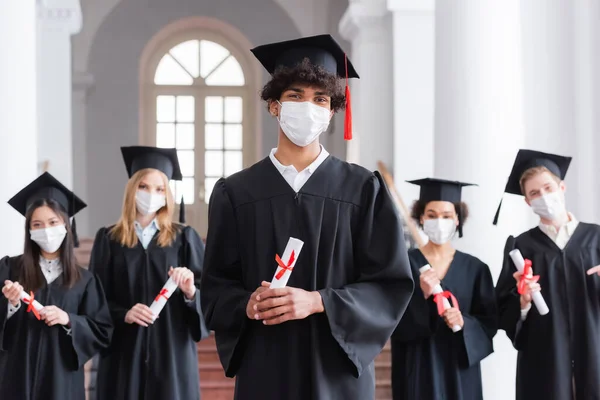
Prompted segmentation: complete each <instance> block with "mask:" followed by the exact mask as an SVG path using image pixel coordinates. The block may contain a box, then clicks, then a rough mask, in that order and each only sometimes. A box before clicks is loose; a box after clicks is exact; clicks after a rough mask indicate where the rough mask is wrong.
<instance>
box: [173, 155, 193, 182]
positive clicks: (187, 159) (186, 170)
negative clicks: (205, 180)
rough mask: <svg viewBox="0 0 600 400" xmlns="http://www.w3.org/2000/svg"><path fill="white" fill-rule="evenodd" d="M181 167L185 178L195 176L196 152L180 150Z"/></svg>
mask: <svg viewBox="0 0 600 400" xmlns="http://www.w3.org/2000/svg"><path fill="white" fill-rule="evenodd" d="M177 158H179V167H180V168H181V174H182V175H183V176H194V152H193V151H190V150H178V151H177Z"/></svg>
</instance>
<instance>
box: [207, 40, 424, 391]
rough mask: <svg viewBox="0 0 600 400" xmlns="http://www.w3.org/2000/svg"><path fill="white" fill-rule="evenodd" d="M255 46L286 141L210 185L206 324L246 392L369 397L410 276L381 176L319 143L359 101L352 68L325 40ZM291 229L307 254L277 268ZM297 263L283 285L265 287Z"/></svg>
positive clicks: (266, 96)
mask: <svg viewBox="0 0 600 400" xmlns="http://www.w3.org/2000/svg"><path fill="white" fill-rule="evenodd" d="M252 51H253V53H254V54H255V55H256V57H257V58H258V59H259V60H260V61H261V62H262V64H263V65H264V66H265V68H266V69H267V71H268V72H270V73H271V74H273V76H272V78H271V80H270V81H269V82H268V83H267V84H266V85H265V87H264V89H263V91H262V99H263V100H265V102H266V103H267V105H268V109H269V111H270V113H271V114H272V115H273V117H274V118H277V120H278V121H279V126H278V128H277V129H276V130H275V131H274V132H273V133H274V134H277V135H278V145H277V148H276V149H273V150H272V151H271V154H270V155H269V156H268V157H266V158H265V159H263V160H262V161H259V162H258V163H256V164H255V165H253V166H251V167H250V168H248V169H245V170H244V171H241V172H239V173H237V174H234V175H232V176H230V177H228V178H226V179H221V180H220V181H219V182H217V184H216V185H215V188H214V190H213V192H212V196H211V200H210V209H209V227H208V236H207V241H206V243H207V248H206V269H205V274H204V279H203V281H202V306H203V310H204V315H205V316H206V320H207V325H208V326H209V328H211V329H213V330H214V331H215V336H216V340H217V348H218V351H219V356H220V359H221V362H222V364H223V366H224V368H225V373H226V375H227V376H230V377H232V376H235V377H236V391H235V398H236V399H237V400H246V399H249V400H254V399H261V400H280V399H286V400H304V399H313V400H330V399H347V400H350V399H356V400H368V399H374V398H375V371H374V359H375V357H376V356H377V355H378V354H379V352H380V351H381V349H382V348H383V346H384V345H385V344H386V342H387V341H388V339H389V337H390V335H391V334H392V332H393V330H394V328H395V327H396V325H397V323H398V321H399V320H400V317H401V315H402V313H403V312H404V309H405V308H406V305H407V304H408V300H409V299H410V295H411V293H412V288H413V280H412V276H411V274H410V268H409V265H408V259H407V256H406V248H405V246H404V238H403V235H402V228H401V223H400V220H399V217H398V215H397V213H396V209H395V208H394V203H393V202H392V199H391V197H390V195H389V192H388V191H387V189H386V187H385V184H384V183H383V180H382V179H381V176H380V175H379V174H378V173H373V172H371V171H368V170H366V169H364V168H362V167H359V166H357V165H353V164H349V163H347V162H344V161H342V160H339V159H337V158H335V157H333V156H330V155H329V154H328V153H327V151H326V150H325V148H324V147H323V146H321V144H320V143H319V136H320V135H321V134H322V133H323V132H325V130H326V129H327V126H328V124H329V120H330V119H331V117H332V115H333V114H334V113H335V112H336V111H339V110H341V109H343V108H344V105H345V103H346V102H349V100H350V99H349V96H348V93H347V95H346V96H345V95H344V89H343V87H344V86H343V84H342V82H343V80H342V79H343V78H345V77H349V78H352V77H357V75H356V71H354V69H353V67H352V64H351V63H350V60H346V58H345V53H344V52H343V50H342V49H341V48H340V47H339V45H338V44H337V43H336V42H335V41H334V40H333V38H332V37H331V36H330V35H319V36H315V37H309V38H301V39H297V40H292V41H288V42H282V43H274V44H270V45H264V46H260V47H258V48H255V49H253V50H252ZM340 78H342V79H340ZM348 116H349V114H348V110H347V114H346V117H348ZM348 121H349V119H348ZM347 127H348V128H349V126H347ZM347 133H350V132H349V129H348V130H347ZM346 136H347V137H349V135H346ZM290 237H293V238H296V239H299V240H301V241H303V242H304V244H303V247H302V249H301V252H300V253H298V254H297V257H296V256H294V258H293V260H292V257H291V255H290V258H288V259H286V260H281V259H280V260H279V262H280V263H278V262H276V261H275V260H276V258H275V256H276V255H279V256H281V257H287V256H285V255H284V254H283V253H284V251H285V248H286V245H287V243H288V241H289V239H290ZM284 261H285V264H284ZM290 261H292V262H295V264H294V266H293V270H292V271H291V273H290V275H289V281H288V282H287V285H286V287H280V288H270V283H269V282H270V281H271V280H272V279H273V280H277V279H278V278H277V276H278V275H279V273H278V274H277V275H275V271H276V270H277V269H278V268H279V267H278V265H279V266H281V265H283V266H284V267H287V268H290ZM283 270H285V271H287V269H282V271H283ZM274 275H275V276H274Z"/></svg>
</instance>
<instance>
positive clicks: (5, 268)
mask: <svg viewBox="0 0 600 400" xmlns="http://www.w3.org/2000/svg"><path fill="white" fill-rule="evenodd" d="M9 260H10V258H9V257H4V258H3V259H1V260H0V286H1V287H4V281H5V280H7V279H8V278H9V277H10V264H9ZM7 322H8V299H7V298H6V297H4V295H3V294H2V293H1V292H0V351H4V350H6V349H7V344H8V343H7V340H6V338H5V337H4V331H5V330H6V324H7Z"/></svg>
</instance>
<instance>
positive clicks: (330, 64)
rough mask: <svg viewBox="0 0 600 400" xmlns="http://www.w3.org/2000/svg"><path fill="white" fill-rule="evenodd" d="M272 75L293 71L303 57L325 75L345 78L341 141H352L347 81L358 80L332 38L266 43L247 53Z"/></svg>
mask: <svg viewBox="0 0 600 400" xmlns="http://www.w3.org/2000/svg"><path fill="white" fill-rule="evenodd" d="M250 51H252V53H253V54H254V55H255V56H256V58H257V59H258V60H259V61H260V63H261V64H262V65H263V67H265V69H266V70H267V71H268V72H269V73H270V74H271V75H273V74H274V73H275V71H277V69H278V68H282V67H287V68H294V67H296V66H298V65H299V64H301V63H302V61H304V59H305V58H308V60H309V61H310V62H311V64H313V65H317V66H321V67H323V68H324V69H325V70H326V71H327V72H329V73H331V74H334V75H337V76H338V77H340V78H342V79H344V78H345V79H346V119H345V123H344V139H346V140H350V139H352V101H351V98H350V86H349V85H348V79H349V78H359V76H358V74H357V73H356V70H355V69H354V66H353V65H352V63H351V62H350V60H348V56H347V55H346V52H345V51H344V50H342V48H341V47H340V45H339V44H338V43H337V42H336V41H335V39H334V38H333V37H332V36H331V35H318V36H310V37H304V38H300V39H295V40H288V41H285V42H278V43H271V44H265V45H262V46H258V47H255V48H254V49H252V50H250Z"/></svg>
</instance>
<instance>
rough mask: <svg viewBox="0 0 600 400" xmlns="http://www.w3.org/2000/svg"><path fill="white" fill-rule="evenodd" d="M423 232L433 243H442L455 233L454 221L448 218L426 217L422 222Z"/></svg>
mask: <svg viewBox="0 0 600 400" xmlns="http://www.w3.org/2000/svg"><path fill="white" fill-rule="evenodd" d="M423 232H425V234H426V235H427V236H428V237H429V240H431V241H432V242H433V243H435V244H438V245H442V244H444V243H446V242H448V241H449V240H450V239H452V237H453V236H454V234H455V233H456V222H455V221H454V220H453V219H449V218H436V219H426V220H425V221H424V222H423Z"/></svg>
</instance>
